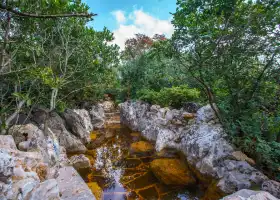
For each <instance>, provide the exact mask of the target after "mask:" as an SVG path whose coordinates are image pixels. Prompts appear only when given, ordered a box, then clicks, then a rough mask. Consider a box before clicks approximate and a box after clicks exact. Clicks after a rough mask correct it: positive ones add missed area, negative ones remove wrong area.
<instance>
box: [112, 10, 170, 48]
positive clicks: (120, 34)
mask: <svg viewBox="0 0 280 200" xmlns="http://www.w3.org/2000/svg"><path fill="white" fill-rule="evenodd" d="M121 13H123V12H122V11H121ZM128 16H129V17H128V18H129V19H130V20H131V21H132V23H131V24H129V25H125V24H123V23H122V21H121V22H120V20H119V18H118V16H117V15H116V14H115V18H116V20H117V22H118V28H117V29H116V30H114V31H113V32H114V36H115V40H114V42H113V43H115V44H118V45H119V46H120V48H121V50H123V49H124V43H125V41H126V40H127V39H129V38H132V37H134V35H135V34H137V33H142V34H145V35H147V36H150V37H152V36H153V35H155V34H164V35H166V36H167V37H170V36H171V35H172V33H173V31H174V28H173V26H172V24H171V22H170V20H160V19H157V18H155V17H153V16H151V15H149V14H148V13H145V12H144V11H142V10H135V11H134V12H132V13H129V15H128Z"/></svg>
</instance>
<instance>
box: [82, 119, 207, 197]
mask: <svg viewBox="0 0 280 200" xmlns="http://www.w3.org/2000/svg"><path fill="white" fill-rule="evenodd" d="M91 138H92V142H91V144H90V145H89V146H88V148H89V149H92V150H88V151H87V153H86V154H85V155H86V156H87V157H88V158H89V159H90V160H91V163H92V164H93V167H92V169H90V170H84V171H80V172H79V173H80V175H81V176H82V177H83V179H84V180H85V181H86V183H87V184H88V185H89V187H90V188H91V190H92V191H93V193H94V194H95V196H96V197H97V198H98V199H103V200H130V199H139V200H141V199H149V200H153V199H162V200H165V199H166V200H167V199H172V200H173V199H174V200H176V199H178V200H179V199H182V200H194V199H199V197H200V196H201V195H202V193H201V191H199V189H198V188H199V187H198V186H195V188H186V187H185V186H167V185H165V184H163V183H161V182H160V181H159V180H158V179H157V178H156V177H155V176H154V174H153V173H152V171H151V170H150V162H151V161H152V160H153V159H155V158H157V155H156V152H155V151H154V150H152V151H150V152H148V153H147V152H146V153H133V152H132V151H131V148H130V145H131V144H132V143H133V142H137V141H143V140H144V139H143V138H141V136H140V134H139V133H135V132H132V131H130V130H129V129H128V128H126V127H124V126H121V125H119V124H115V125H111V126H107V127H106V128H105V129H103V130H99V131H94V132H92V134H91ZM165 155H166V156H169V157H176V158H179V155H178V154H176V152H174V151H172V150H170V152H168V151H167V152H166V153H165Z"/></svg>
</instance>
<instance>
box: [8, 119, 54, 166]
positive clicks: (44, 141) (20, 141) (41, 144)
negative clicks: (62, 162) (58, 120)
mask: <svg viewBox="0 0 280 200" xmlns="http://www.w3.org/2000/svg"><path fill="white" fill-rule="evenodd" d="M9 134H10V135H12V136H13V138H14V140H15V143H16V145H18V148H19V150H21V151H34V152H40V154H41V155H42V158H43V159H44V162H46V163H49V164H51V165H54V164H55V163H56V162H57V159H58V156H59V144H58V142H57V138H56V137H55V135H53V134H49V135H48V136H45V134H44V133H43V131H42V130H41V129H39V128H38V127H37V126H35V125H34V124H26V125H14V126H12V127H11V128H10V129H9Z"/></svg>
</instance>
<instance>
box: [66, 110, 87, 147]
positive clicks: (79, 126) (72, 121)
mask: <svg viewBox="0 0 280 200" xmlns="http://www.w3.org/2000/svg"><path fill="white" fill-rule="evenodd" d="M63 117H64V119H65V121H66V125H67V127H68V128H69V130H70V131H71V133H73V134H74V135H75V136H76V137H77V138H79V139H80V140H81V141H82V142H83V143H84V144H86V143H88V142H89V141H90V131H91V130H90V129H92V125H91V123H90V119H89V116H88V113H87V111H86V110H76V111H75V110H71V109H66V110H65V112H64V113H63Z"/></svg>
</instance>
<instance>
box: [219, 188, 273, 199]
mask: <svg viewBox="0 0 280 200" xmlns="http://www.w3.org/2000/svg"><path fill="white" fill-rule="evenodd" d="M223 200H277V198H275V197H274V196H272V195H271V194H269V193H268V192H264V191H253V190H247V189H243V190H240V191H238V192H236V193H234V194H231V195H229V196H226V197H224V198H223Z"/></svg>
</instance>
